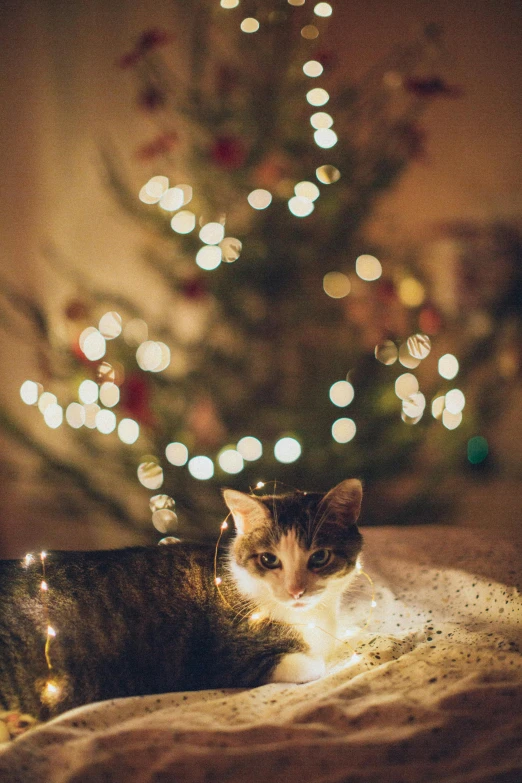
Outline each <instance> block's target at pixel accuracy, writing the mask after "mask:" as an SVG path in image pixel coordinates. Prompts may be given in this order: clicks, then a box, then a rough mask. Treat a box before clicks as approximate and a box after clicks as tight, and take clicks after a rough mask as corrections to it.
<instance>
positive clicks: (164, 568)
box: [0, 479, 362, 720]
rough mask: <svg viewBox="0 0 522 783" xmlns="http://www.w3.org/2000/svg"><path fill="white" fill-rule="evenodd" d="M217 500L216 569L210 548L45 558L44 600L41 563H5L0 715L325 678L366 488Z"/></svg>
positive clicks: (42, 714)
mask: <svg viewBox="0 0 522 783" xmlns="http://www.w3.org/2000/svg"><path fill="white" fill-rule="evenodd" d="M223 497H224V500H225V503H226V504H227V506H228V509H229V511H230V514H231V516H232V518H233V521H234V527H235V536H234V537H233V538H232V539H231V542H230V544H229V545H228V547H227V548H226V549H225V548H223V551H221V550H220V552H219V554H218V556H217V558H216V562H215V563H214V556H215V547H214V546H213V545H205V544H196V543H188V542H178V543H174V544H171V545H167V546H155V547H131V548H128V549H122V550H105V551H93V552H52V553H49V554H48V556H47V557H46V558H45V569H46V575H45V576H46V586H47V587H48V589H47V590H45V596H44V595H43V591H42V569H41V565H42V564H41V562H40V559H39V558H38V557H37V558H36V559H35V562H33V563H25V562H24V561H22V562H20V561H13V560H6V561H0V595H1V597H2V600H1V606H0V651H1V652H0V705H1V706H3V708H4V709H17V710H22V711H23V712H25V713H29V714H31V715H34V716H35V717H38V718H39V719H41V720H45V719H47V718H49V717H50V716H52V715H55V714H58V713H61V712H64V711H66V710H68V709H71V708H73V707H77V706H79V705H82V704H86V703H90V702H94V701H102V700H105V699H113V698H117V697H123V696H133V695H145V694H153V693H163V692H172V691H183V690H202V689H209V688H210V689H213V688H249V687H255V686H258V685H261V684H264V683H268V682H292V683H302V682H309V681H312V680H315V679H318V678H320V677H321V676H322V675H323V674H324V672H325V661H326V660H327V658H328V656H329V655H330V653H331V652H332V648H333V645H334V644H335V639H334V637H335V636H336V635H337V620H338V615H339V609H340V602H341V598H342V594H343V592H344V591H345V590H346V588H347V587H348V585H349V583H350V581H351V579H352V577H353V575H354V571H355V565H356V560H357V557H358V555H359V552H360V551H361V547H362V536H361V534H360V532H359V530H358V528H357V525H356V522H357V518H358V516H359V512H360V507H361V498H362V488H361V483H360V482H359V481H358V480H357V479H347V480H345V481H343V482H341V483H340V484H339V485H337V486H336V487H334V488H333V489H332V490H330V492H328V493H327V494H321V493H314V492H310V493H306V492H300V491H295V492H291V493H288V494H283V495H275V496H272V495H265V496H253V495H247V494H245V493H242V492H239V491H236V490H232V489H225V490H224V491H223ZM223 527H225V525H224V526H223ZM46 607H47V608H46ZM48 624H52V625H51V631H53V629H54V630H55V632H56V635H55V636H54V635H53V636H52V638H51V639H50V640H49V643H48V645H47V652H48V653H49V661H48V662H46V654H45V644H46V639H47V635H48V631H47V626H48ZM48 663H49V664H50V665H51V667H52V668H51V669H49V667H48ZM50 677H51V683H55V684H51V685H50V686H47V687H48V688H50V689H51V691H52V693H49V692H47V691H46V689H45V684H46V683H48V682H49V678H50Z"/></svg>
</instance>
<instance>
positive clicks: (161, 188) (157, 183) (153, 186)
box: [145, 175, 169, 201]
mask: <svg viewBox="0 0 522 783" xmlns="http://www.w3.org/2000/svg"><path fill="white" fill-rule="evenodd" d="M168 186H169V179H168V177H163V176H161V175H159V176H156V177H151V178H150V179H149V181H148V182H147V184H146V185H145V192H146V193H147V195H148V196H150V197H151V198H154V199H156V201H159V200H160V198H161V197H162V195H163V194H164V193H165V191H166V190H167V188H168Z"/></svg>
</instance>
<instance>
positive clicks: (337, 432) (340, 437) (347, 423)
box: [332, 418, 357, 443]
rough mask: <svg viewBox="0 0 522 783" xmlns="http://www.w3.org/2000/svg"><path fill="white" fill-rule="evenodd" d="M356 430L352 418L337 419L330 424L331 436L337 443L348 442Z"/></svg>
mask: <svg viewBox="0 0 522 783" xmlns="http://www.w3.org/2000/svg"><path fill="white" fill-rule="evenodd" d="M356 432H357V427H356V424H355V422H354V420H353V419H347V418H342V419H337V420H336V421H334V423H333V424H332V438H333V439H334V440H335V441H337V443H349V442H350V441H351V440H352V439H353V438H354V436H355V433H356Z"/></svg>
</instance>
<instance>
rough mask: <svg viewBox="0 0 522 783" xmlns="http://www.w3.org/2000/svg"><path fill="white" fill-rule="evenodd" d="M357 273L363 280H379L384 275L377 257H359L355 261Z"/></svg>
mask: <svg viewBox="0 0 522 783" xmlns="http://www.w3.org/2000/svg"><path fill="white" fill-rule="evenodd" d="M355 271H356V272H357V274H358V276H359V277H360V278H361V280H366V281H368V282H371V281H372V280H378V279H379V277H380V276H381V275H382V266H381V262H380V261H379V260H378V259H377V258H375V256H369V255H362V256H359V257H358V258H357V259H356V261H355Z"/></svg>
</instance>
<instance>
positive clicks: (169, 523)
mask: <svg viewBox="0 0 522 783" xmlns="http://www.w3.org/2000/svg"><path fill="white" fill-rule="evenodd" d="M152 524H153V525H154V527H155V528H156V530H157V531H158V533H168V532H169V531H170V530H172V529H173V528H174V527H176V525H177V524H178V515H177V514H176V512H175V511H173V510H172V509H171V508H158V509H157V510H156V511H153V512H152Z"/></svg>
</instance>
